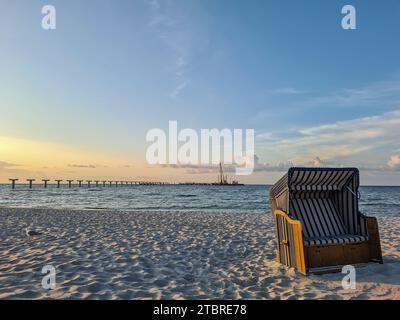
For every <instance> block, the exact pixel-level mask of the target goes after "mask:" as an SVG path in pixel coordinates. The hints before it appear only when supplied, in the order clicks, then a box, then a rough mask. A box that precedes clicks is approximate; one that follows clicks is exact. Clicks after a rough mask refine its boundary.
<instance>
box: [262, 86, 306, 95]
mask: <svg viewBox="0 0 400 320" xmlns="http://www.w3.org/2000/svg"><path fill="white" fill-rule="evenodd" d="M268 93H270V94H276V95H299V94H305V93H307V91H303V90H298V89H294V88H279V89H275V90H270V91H268Z"/></svg>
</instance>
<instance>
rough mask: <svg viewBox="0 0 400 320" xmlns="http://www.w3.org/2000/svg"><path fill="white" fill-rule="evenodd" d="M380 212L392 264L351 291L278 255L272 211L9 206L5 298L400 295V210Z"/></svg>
mask: <svg viewBox="0 0 400 320" xmlns="http://www.w3.org/2000/svg"><path fill="white" fill-rule="evenodd" d="M189 213H190V214H189ZM378 221H379V227H380V233H381V242H382V250H383V255H384V261H385V263H384V264H383V265H379V264H373V263H372V264H368V265H367V266H365V267H361V268H357V288H356V289H355V290H351V289H349V290H345V289H343V288H342V286H341V280H342V278H343V276H344V275H342V274H340V273H339V274H327V275H323V276H316V275H311V276H308V277H304V276H302V275H299V274H296V273H295V272H294V271H293V270H290V269H286V268H285V267H283V266H281V265H279V264H278V263H277V262H276V261H275V256H276V252H275V233H274V232H275V230H274V225H273V219H272V215H271V214H260V213H238V214H231V213H229V212H226V210H223V212H218V213H215V212H214V213H213V212H198V211H196V212H192V211H191V212H185V211H179V212H177V211H165V210H164V211H154V210H153V211H152V210H147V211H146V210H133V211H132V210H130V211H124V210H109V209H107V210H94V209H90V210H65V209H58V210H54V209H38V208H37V209H31V208H9V207H0V225H2V229H1V230H0V261H1V263H0V274H1V278H2V281H1V284H0V299H400V245H399V243H400V232H399V230H398V228H396V226H398V225H400V217H398V216H384V217H378ZM28 226H30V227H34V228H35V229H37V230H38V231H40V232H41V233H42V234H41V235H40V236H37V237H34V238H28V237H27V236H26V234H25V231H24V230H25V228H27V227H28ZM47 264H52V265H54V267H55V269H56V272H57V273H56V283H57V285H56V289H55V290H44V289H43V288H42V287H41V280H42V277H43V275H42V273H41V269H42V267H43V266H44V265H47Z"/></svg>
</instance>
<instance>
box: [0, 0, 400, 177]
mask: <svg viewBox="0 0 400 320" xmlns="http://www.w3.org/2000/svg"><path fill="white" fill-rule="evenodd" d="M48 4H51V5H53V6H54V7H55V8H56V23H57V25H56V26H57V28H56V29H55V30H43V29H42V26H41V22H42V18H43V16H44V15H43V14H42V13H41V9H42V7H43V6H44V5H48ZM347 4H351V5H353V6H354V7H355V8H356V14H357V29H356V30H344V29H343V28H342V27H341V21H342V18H343V16H344V15H343V14H342V13H341V11H342V7H343V6H344V5H347ZM399 18H400V3H399V1H396V0H385V1H384V2H382V1H377V0H370V1H356V0H348V1H339V0H338V1H320V0H303V1H292V0H279V1H278V0H276V1H275V0H269V1H268V0H260V1H256V0H246V1H244V0H231V1H228V0H218V1H216V0H176V1H173V0H126V1H125V0H119V1H111V0H87V1H79V0H68V1H66V0H51V1H50V0H47V1H39V0H31V1H29V2H28V1H23V0H0V42H1V47H0V48H1V50H0V181H3V182H5V181H7V180H8V179H9V178H12V177H17V178H20V179H21V180H24V179H27V178H36V179H42V178H50V179H57V178H59V179H78V178H82V179H86V178H93V179H95V178H98V179H125V178H126V179H128V180H136V179H141V180H153V181H156V180H160V181H213V180H215V179H216V171H215V170H214V169H213V168H209V167H201V166H199V167H198V168H196V167H194V166H190V167H188V166H184V165H176V166H151V165H149V164H148V163H147V162H146V157H145V155H146V149H147V147H148V146H149V143H148V142H147V141H146V134H147V132H148V131H149V130H151V129H152V128H162V129H164V130H167V129H168V121H170V120H176V121H177V122H178V127H179V129H184V128H193V129H194V130H200V129H202V128H217V129H224V128H231V129H234V128H238V129H248V128H249V129H254V130H255V154H256V166H255V172H254V173H253V174H252V175H251V176H245V177H240V181H241V182H244V183H257V184H258V183H259V184H270V183H274V182H275V181H276V180H277V179H278V178H279V177H280V176H281V175H283V173H284V172H285V171H286V170H287V169H288V168H289V167H290V166H294V165H295V166H356V167H358V168H360V170H361V183H362V184H365V185H400V139H399V136H400V63H399V57H400V43H399V41H398V34H399V30H400V19H399Z"/></svg>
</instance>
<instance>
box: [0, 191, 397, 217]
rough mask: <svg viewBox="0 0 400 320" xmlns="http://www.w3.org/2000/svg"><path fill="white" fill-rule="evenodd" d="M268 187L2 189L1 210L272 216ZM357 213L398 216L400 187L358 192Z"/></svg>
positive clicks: (0, 197)
mask: <svg viewBox="0 0 400 320" xmlns="http://www.w3.org/2000/svg"><path fill="white" fill-rule="evenodd" d="M270 188H271V186H268V185H244V186H209V185H136V186H135V185H134V186H130V185H129V186H118V187H115V185H114V186H112V187H110V186H106V187H94V186H92V187H90V188H88V187H87V186H85V187H83V186H82V187H77V186H72V188H68V186H67V185H61V186H60V188H57V186H56V185H49V186H48V187H47V188H44V187H43V185H34V186H33V188H32V189H30V188H29V186H28V185H23V184H20V185H17V186H16V188H15V189H12V188H11V186H10V185H9V184H4V185H0V207H24V208H59V209H113V210H149V211H158V210H160V211H168V210H171V211H186V212H190V211H192V212H193V211H203V212H227V211H228V212H232V214H234V213H241V212H246V213H260V214H263V213H271V210H270V208H269V204H268V196H269V190H270ZM360 194H361V199H360V203H359V206H360V211H361V212H363V213H364V214H367V215H375V216H377V215H398V216H400V187H360Z"/></svg>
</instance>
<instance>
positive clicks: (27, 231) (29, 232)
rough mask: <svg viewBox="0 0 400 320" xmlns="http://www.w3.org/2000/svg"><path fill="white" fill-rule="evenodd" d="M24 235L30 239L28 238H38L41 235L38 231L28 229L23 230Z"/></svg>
mask: <svg viewBox="0 0 400 320" xmlns="http://www.w3.org/2000/svg"><path fill="white" fill-rule="evenodd" d="M25 234H26V236H27V237H28V238H30V237H34V236H40V235H41V234H42V233H41V232H39V231H36V230H33V229H30V228H26V229H25Z"/></svg>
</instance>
